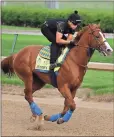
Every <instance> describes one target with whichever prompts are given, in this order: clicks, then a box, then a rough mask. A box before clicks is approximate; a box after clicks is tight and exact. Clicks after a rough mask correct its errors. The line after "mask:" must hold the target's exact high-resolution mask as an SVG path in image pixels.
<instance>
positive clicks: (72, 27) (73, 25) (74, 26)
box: [68, 21, 77, 30]
mask: <svg viewBox="0 0 114 137" xmlns="http://www.w3.org/2000/svg"><path fill="white" fill-rule="evenodd" d="M68 24H69V27H70V28H71V29H73V30H75V29H76V28H77V25H76V24H73V23H72V22H70V21H69V22H68Z"/></svg>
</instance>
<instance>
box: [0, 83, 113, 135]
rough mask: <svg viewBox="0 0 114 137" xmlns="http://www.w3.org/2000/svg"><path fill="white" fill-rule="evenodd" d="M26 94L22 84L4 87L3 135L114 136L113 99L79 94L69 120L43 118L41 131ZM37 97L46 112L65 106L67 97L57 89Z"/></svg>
mask: <svg viewBox="0 0 114 137" xmlns="http://www.w3.org/2000/svg"><path fill="white" fill-rule="evenodd" d="M88 92H89V90H88ZM23 95H24V94H23V87H19V86H9V85H3V86H2V136H114V130H113V128H114V123H113V117H114V115H113V102H93V101H83V99H79V98H77V97H76V98H75V102H76V106H77V109H76V110H75V112H74V113H73V116H72V118H71V119H70V120H69V121H68V122H67V123H64V124H61V125H58V124H57V123H56V122H47V121H44V125H43V129H42V130H41V131H38V130H36V129H35V126H36V124H37V123H30V117H31V111H30V109H29V105H28V103H27V102H26V101H25V99H24V96H23ZM34 96H35V97H34V100H35V102H36V103H37V104H39V106H40V107H41V108H42V110H43V112H44V115H45V114H50V115H51V114H55V113H58V112H61V110H62V109H63V102H64V99H63V98H62V97H61V95H60V93H59V92H58V91H57V90H55V89H42V90H40V91H37V92H36V93H35V94H34Z"/></svg>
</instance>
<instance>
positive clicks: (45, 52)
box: [39, 46, 50, 60]
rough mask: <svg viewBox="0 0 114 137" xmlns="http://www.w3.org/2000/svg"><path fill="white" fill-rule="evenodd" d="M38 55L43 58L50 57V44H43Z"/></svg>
mask: <svg viewBox="0 0 114 137" xmlns="http://www.w3.org/2000/svg"><path fill="white" fill-rule="evenodd" d="M39 55H40V56H41V57H42V58H45V59H48V60H49V59H50V46H45V47H43V48H42V49H41V50H40V52H39Z"/></svg>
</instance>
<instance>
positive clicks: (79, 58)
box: [1, 24, 113, 124]
mask: <svg viewBox="0 0 114 137" xmlns="http://www.w3.org/2000/svg"><path fill="white" fill-rule="evenodd" d="M77 39H78V42H77ZM74 40H75V41H76V43H75V45H74V47H73V48H71V50H70V52H69V53H68V55H67V56H66V59H65V61H64V63H63V64H62V66H61V68H60V69H59V72H58V75H57V85H58V90H59V92H60V93H61V94H62V96H63V97H64V98H65V101H64V108H63V111H62V112H60V113H58V114H55V115H52V116H48V115H46V116H44V117H43V112H42V110H41V108H40V107H39V106H38V105H37V104H36V103H35V102H34V100H33V97H32V94H33V93H34V92H35V91H36V90H39V89H41V88H42V87H43V86H44V85H45V84H46V83H48V84H51V80H50V76H49V74H48V73H43V72H39V73H38V76H36V75H35V73H34V72H33V71H34V69H35V64H36V57H37V55H38V53H39V51H40V49H41V48H42V46H37V45H36V46H34V45H32V46H27V47H25V48H23V49H22V50H20V51H19V52H18V53H17V54H13V55H12V56H9V57H7V58H5V59H4V60H2V62H1V68H2V70H3V71H4V73H5V74H12V73H16V75H17V76H18V77H19V78H20V79H21V80H22V81H23V82H24V85H25V89H24V93H25V99H26V100H27V101H28V103H29V105H30V108H31V111H32V114H33V118H34V119H35V118H37V116H39V121H40V122H42V121H43V118H44V119H45V120H47V121H57V123H58V124H61V123H64V122H67V121H68V120H69V119H70V118H71V116H72V114H73V112H74V110H75V109H76V104H75V101H74V97H75V94H76V90H77V89H78V88H79V86H80V84H81V83H82V81H83V77H84V75H85V73H86V68H87V64H88V62H89V60H90V58H91V52H90V51H91V50H90V49H95V50H98V51H99V52H102V53H103V54H104V55H105V56H106V55H110V54H111V53H112V52H113V49H112V48H111V47H110V45H109V44H108V42H107V41H106V39H105V38H104V35H103V33H102V32H101V29H100V26H99V25H97V24H89V25H87V26H85V27H84V28H83V29H82V30H81V31H79V32H78V34H77V36H76V38H75V39H74ZM88 53H90V55H89V54H88Z"/></svg>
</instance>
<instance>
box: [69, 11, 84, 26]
mask: <svg viewBox="0 0 114 137" xmlns="http://www.w3.org/2000/svg"><path fill="white" fill-rule="evenodd" d="M68 20H69V21H71V22H72V23H73V24H74V25H78V24H80V23H81V17H80V16H79V14H78V11H74V13H72V14H71V15H70V16H69V17H68Z"/></svg>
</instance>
